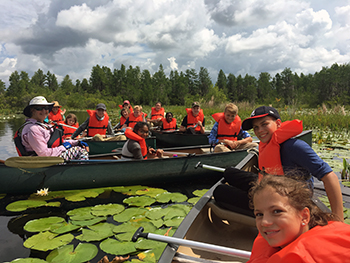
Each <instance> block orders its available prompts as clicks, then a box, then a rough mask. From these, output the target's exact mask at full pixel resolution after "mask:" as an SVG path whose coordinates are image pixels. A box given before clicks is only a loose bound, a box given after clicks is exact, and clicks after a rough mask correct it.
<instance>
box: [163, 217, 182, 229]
mask: <svg viewBox="0 0 350 263" xmlns="http://www.w3.org/2000/svg"><path fill="white" fill-rule="evenodd" d="M183 220H184V217H176V218H172V219H169V220H166V221H164V225H166V226H176V227H178V226H179V225H180V224H181V222H182V221H183Z"/></svg>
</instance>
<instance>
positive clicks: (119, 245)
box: [100, 238, 137, 256]
mask: <svg viewBox="0 0 350 263" xmlns="http://www.w3.org/2000/svg"><path fill="white" fill-rule="evenodd" d="M100 248H101V250H103V251H104V252H106V253H108V254H112V255H116V256H123V255H128V254H131V253H134V252H136V251H137V250H136V248H135V244H134V242H131V241H130V242H120V241H118V240H115V239H112V238H108V239H106V240H104V241H102V242H101V244H100Z"/></svg>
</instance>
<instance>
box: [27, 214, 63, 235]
mask: <svg viewBox="0 0 350 263" xmlns="http://www.w3.org/2000/svg"><path fill="white" fill-rule="evenodd" d="M62 223H63V224H65V223H66V221H65V220H64V218H62V217H57V216H51V217H46V218H40V219H35V220H30V221H28V222H27V223H26V224H25V225H24V230H26V231H28V232H42V231H47V230H50V228H51V226H52V225H58V224H59V225H62Z"/></svg>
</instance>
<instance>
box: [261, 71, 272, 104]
mask: <svg viewBox="0 0 350 263" xmlns="http://www.w3.org/2000/svg"><path fill="white" fill-rule="evenodd" d="M257 85H258V86H257V98H258V101H259V102H260V103H263V102H265V101H271V100H272V99H273V88H272V84H271V76H270V74H269V73H267V72H261V73H260V75H259V79H258V83H257Z"/></svg>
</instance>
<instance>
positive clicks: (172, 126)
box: [160, 112, 177, 131]
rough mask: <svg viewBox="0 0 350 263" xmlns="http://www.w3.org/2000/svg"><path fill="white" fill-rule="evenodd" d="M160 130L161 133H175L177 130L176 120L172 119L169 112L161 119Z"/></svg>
mask: <svg viewBox="0 0 350 263" xmlns="http://www.w3.org/2000/svg"><path fill="white" fill-rule="evenodd" d="M160 129H161V130H162V131H175V130H177V124H176V119H175V118H174V117H173V114H172V113H171V112H167V113H166V114H165V118H163V119H162V124H161V127H160Z"/></svg>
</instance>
